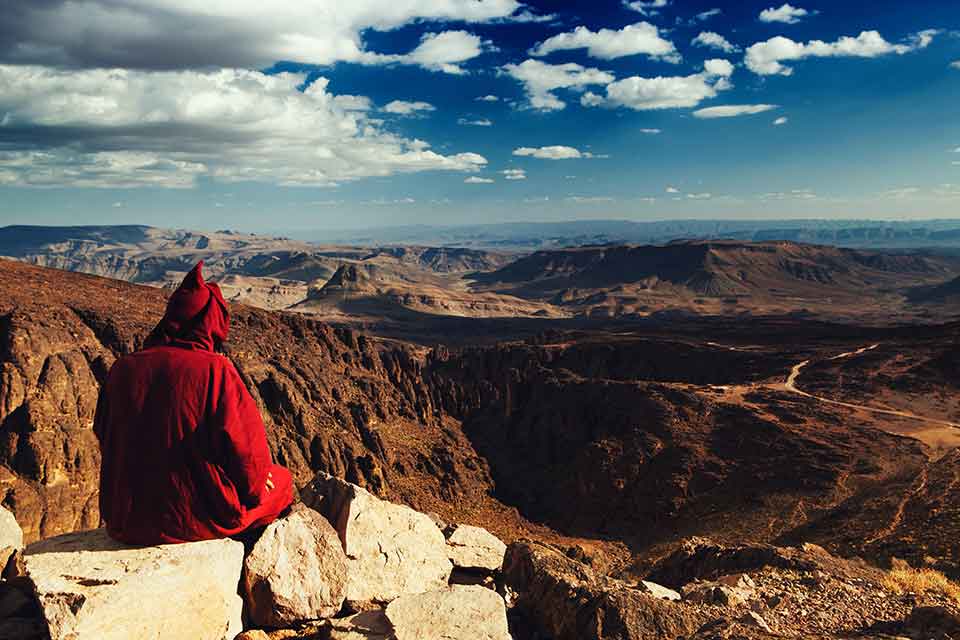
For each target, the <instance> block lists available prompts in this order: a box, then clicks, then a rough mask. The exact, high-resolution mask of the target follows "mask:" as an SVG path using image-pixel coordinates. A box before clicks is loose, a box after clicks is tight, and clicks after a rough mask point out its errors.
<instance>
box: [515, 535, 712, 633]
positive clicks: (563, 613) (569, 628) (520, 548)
mask: <svg viewBox="0 0 960 640" xmlns="http://www.w3.org/2000/svg"><path fill="white" fill-rule="evenodd" d="M503 580H504V582H505V586H506V588H508V589H510V590H512V591H513V592H515V593H516V597H515V606H514V611H516V612H517V613H518V614H519V615H522V616H523V617H525V618H526V619H527V620H529V621H530V623H532V624H533V626H535V627H536V628H537V629H538V630H539V631H540V632H541V633H545V634H546V635H547V636H548V637H551V638H553V639H554V640H603V639H605V638H618V639H619V640H641V639H644V640H646V639H648V638H676V637H688V636H690V635H692V634H693V633H694V632H696V631H697V630H698V629H699V628H700V627H701V626H702V625H703V624H704V623H706V622H707V621H708V620H709V617H708V615H707V614H706V613H705V612H703V611H701V610H700V609H698V608H697V607H695V606H693V605H689V604H687V603H684V602H670V601H668V600H663V599H661V598H657V597H654V596H652V595H650V594H649V593H645V592H644V591H641V590H640V589H637V588H635V587H633V586H631V585H629V584H626V583H624V582H622V581H620V580H614V579H612V578H607V577H605V576H603V575H597V574H595V573H594V572H593V570H592V569H591V568H590V567H588V566H587V565H585V564H582V563H580V562H577V561H576V560H574V559H572V558H569V557H567V556H566V555H564V554H563V553H561V552H560V551H557V550H556V549H553V548H551V547H548V546H547V545H544V544H540V543H536V542H527V541H523V542H515V543H513V544H511V545H510V546H509V547H507V554H506V557H505V559H504V562H503Z"/></svg>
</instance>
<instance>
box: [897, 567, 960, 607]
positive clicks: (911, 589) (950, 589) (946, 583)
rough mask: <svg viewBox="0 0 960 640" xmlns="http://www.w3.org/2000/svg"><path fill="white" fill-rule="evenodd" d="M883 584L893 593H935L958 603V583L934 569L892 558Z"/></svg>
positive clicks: (959, 585) (959, 597) (959, 594)
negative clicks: (912, 565) (911, 564)
mask: <svg viewBox="0 0 960 640" xmlns="http://www.w3.org/2000/svg"><path fill="white" fill-rule="evenodd" d="M883 586H884V587H886V588H887V589H888V590H890V591H892V592H893V593H897V594H900V593H918V594H919V593H936V594H941V595H944V596H946V597H948V598H950V599H951V600H954V601H956V602H958V603H960V584H957V583H956V582H953V581H952V580H950V579H949V578H947V576H945V575H943V574H942V573H940V572H939V571H937V570H936V569H931V568H929V567H921V568H919V569H917V568H914V567H911V566H910V565H909V564H907V563H906V562H905V561H903V560H900V559H898V558H894V559H893V562H892V567H891V569H890V571H888V572H887V575H886V576H885V577H884V580H883Z"/></svg>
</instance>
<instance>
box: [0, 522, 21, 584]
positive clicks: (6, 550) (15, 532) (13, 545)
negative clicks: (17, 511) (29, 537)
mask: <svg viewBox="0 0 960 640" xmlns="http://www.w3.org/2000/svg"><path fill="white" fill-rule="evenodd" d="M21 549H23V530H22V529H20V525H19V524H17V519H16V518H14V517H13V514H12V513H10V512H9V511H7V510H6V509H4V508H3V507H0V572H2V571H3V568H4V567H6V566H7V563H8V562H10V558H11V557H12V556H13V555H14V554H15V553H17V552H18V551H20V550H21Z"/></svg>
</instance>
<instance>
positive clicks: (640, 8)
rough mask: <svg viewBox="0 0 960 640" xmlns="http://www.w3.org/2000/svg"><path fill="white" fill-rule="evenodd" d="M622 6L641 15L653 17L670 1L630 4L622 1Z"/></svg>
mask: <svg viewBox="0 0 960 640" xmlns="http://www.w3.org/2000/svg"><path fill="white" fill-rule="evenodd" d="M623 4H624V6H625V7H627V8H629V9H633V10H634V11H636V12H638V13H640V14H642V15H645V16H655V15H657V14H658V13H660V11H659V9H663V8H664V7H666V6H667V5H668V4H670V0H633V1H632V2H630V1H629V0H624V2H623Z"/></svg>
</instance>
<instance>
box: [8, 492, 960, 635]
mask: <svg viewBox="0 0 960 640" xmlns="http://www.w3.org/2000/svg"><path fill="white" fill-rule="evenodd" d="M302 498H303V503H302V504H297V505H295V506H294V507H293V508H292V509H291V510H290V513H289V514H287V515H285V516H284V517H283V518H281V519H279V520H278V521H277V522H275V523H273V524H271V525H270V526H269V527H267V528H266V529H265V530H264V531H263V532H262V533H261V534H260V536H259V537H258V539H257V540H256V541H248V542H247V543H246V544H244V543H241V542H238V541H235V540H212V541H207V542H196V543H190V544H180V545H163V546H157V547H128V546H124V545H121V544H118V543H116V542H114V541H113V540H111V539H110V538H109V537H107V535H106V534H105V532H104V531H103V530H101V529H97V530H92V531H85V532H79V533H72V534H67V535H63V536H59V537H55V538H50V539H47V540H44V541H42V542H38V543H34V544H31V545H29V546H27V547H26V548H23V544H22V534H21V532H20V528H19V526H18V525H17V523H16V521H15V520H14V519H13V518H12V517H8V515H9V514H8V513H7V512H4V511H3V510H2V509H0V549H2V550H3V554H4V556H5V557H7V562H6V568H5V569H4V573H3V579H2V580H0V640H13V639H17V640H120V639H124V640H126V639H131V638H133V639H139V638H150V639H156V638H160V639H163V640H511V639H514V640H603V639H610V640H614V639H615V640H635V639H636V640H639V639H641V638H643V639H661V638H662V639H665V640H669V639H677V640H680V639H683V640H713V639H717V640H721V639H726V638H744V639H747V640H749V639H761V638H810V637H816V638H836V639H839V638H848V639H856V640H864V639H867V638H887V639H889V638H915V639H920V638H923V639H927V638H936V639H938V640H947V639H949V638H960V615H958V602H957V598H960V588H956V587H954V589H956V590H955V591H951V590H950V588H927V587H929V585H927V586H926V587H925V586H924V584H923V581H921V580H917V581H913V582H910V581H907V582H905V583H904V585H906V586H904V585H901V586H900V587H897V586H896V584H894V582H892V581H891V576H892V574H891V573H889V572H886V571H883V570H881V569H878V568H876V567H872V566H870V565H867V564H866V563H864V562H861V561H855V560H854V561H851V560H844V559H840V558H837V557H834V556H832V555H830V554H829V553H828V552H827V551H825V550H824V549H822V548H820V547H817V546H815V545H801V546H799V547H775V546H771V545H761V544H741V545H733V546H728V545H723V544H719V543H716V542H713V541H710V540H706V539H700V538H691V539H689V540H687V541H685V542H684V543H683V544H682V545H681V546H680V547H679V549H678V550H677V551H675V552H674V553H673V554H671V555H670V556H668V557H666V558H663V559H662V560H660V561H659V562H657V563H655V564H654V565H653V566H652V567H648V568H647V571H645V572H644V574H643V576H642V578H640V579H638V578H637V577H636V576H633V577H628V575H629V574H630V572H624V573H623V574H621V575H620V576H619V577H613V576H609V575H606V574H604V573H601V572H599V571H597V570H596V569H595V568H594V567H592V566H591V564H590V562H589V557H584V555H583V554H582V553H578V548H572V549H567V550H565V549H562V548H558V547H554V546H550V545H546V544H542V543H538V542H530V541H519V542H515V543H513V544H512V545H510V546H509V547H507V546H505V545H504V544H503V543H502V542H501V541H500V540H498V539H497V538H495V537H494V536H492V535H491V534H490V533H488V532H487V531H485V530H484V529H481V528H479V527H473V526H468V525H450V526H447V525H446V524H444V523H441V522H437V519H436V518H431V517H430V516H427V515H425V514H422V513H419V512H417V511H414V510H413V509H410V508H409V507H406V506H402V505H397V504H393V503H389V502H385V501H383V500H381V499H379V498H376V497H375V496H373V495H372V494H370V493H369V492H367V491H366V490H364V489H362V488H361V487H358V486H356V485H352V484H350V483H347V482H345V481H343V480H339V479H337V478H334V477H332V476H329V475H326V474H320V475H318V476H317V477H316V478H315V479H314V480H313V481H312V482H311V483H310V484H309V485H307V486H306V487H305V488H304V489H303V491H302ZM901 569H902V570H903V571H906V572H908V573H909V571H912V570H910V569H909V567H906V566H905V565H904V566H903V567H901ZM910 575H913V574H910ZM945 584H946V585H947V586H948V587H949V585H950V583H945ZM940 586H941V587H943V585H942V584H941V585H940ZM911 589H912V590H911Z"/></svg>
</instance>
